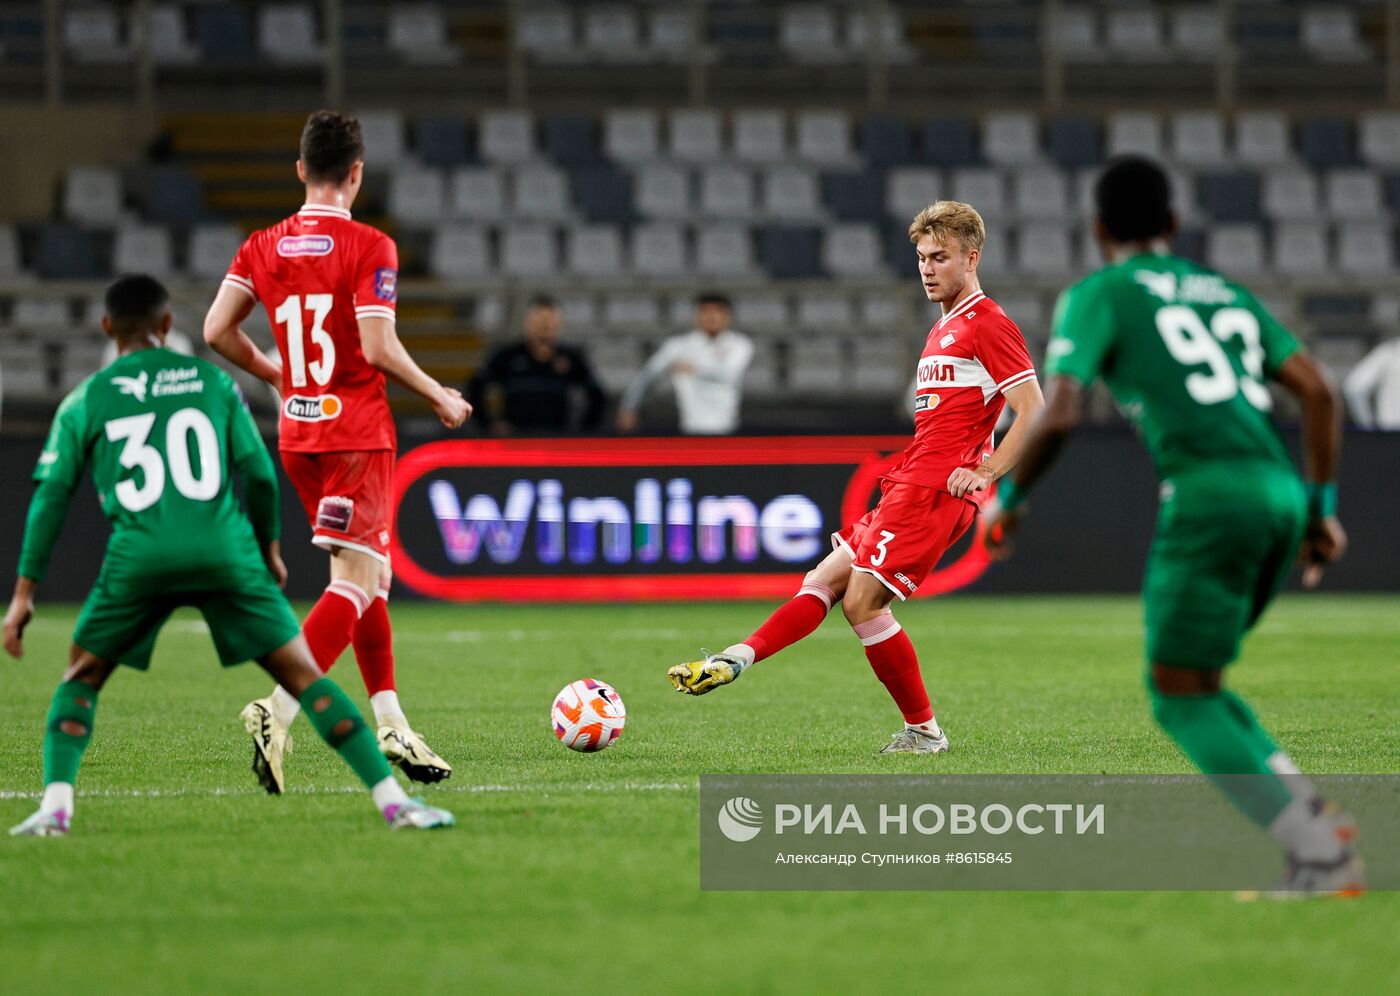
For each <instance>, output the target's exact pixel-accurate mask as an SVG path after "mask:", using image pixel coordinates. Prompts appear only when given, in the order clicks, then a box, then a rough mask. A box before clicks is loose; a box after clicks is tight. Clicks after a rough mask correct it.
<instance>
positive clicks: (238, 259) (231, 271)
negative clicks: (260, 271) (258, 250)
mask: <svg viewBox="0 0 1400 996" xmlns="http://www.w3.org/2000/svg"><path fill="white" fill-rule="evenodd" d="M253 253H254V250H253V240H252V239H248V240H247V241H246V242H244V243H243V245H241V246H239V247H238V252H237V253H235V254H234V257H233V262H232V263H231V264H229V268H228V273H226V274H224V283H225V284H227V285H228V286H230V287H233V288H235V289H237V290H241V291H243V293H245V294H251V295H252V296H253V300H254V301H256V300H257V299H258V289H257V287H256V286H255V285H254V283H253Z"/></svg>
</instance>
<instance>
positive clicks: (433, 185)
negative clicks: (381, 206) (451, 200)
mask: <svg viewBox="0 0 1400 996" xmlns="http://www.w3.org/2000/svg"><path fill="white" fill-rule="evenodd" d="M388 207H389V213H390V214H391V215H393V216H394V217H395V218H396V219H397V220H399V221H400V222H403V223H404V224H406V225H416V226H419V227H423V226H425V225H433V224H436V223H437V222H439V221H441V220H442V217H443V215H444V214H445V213H446V207H447V184H446V181H445V180H444V178H443V174H442V171H441V170H436V169H428V168H426V167H422V166H413V165H402V166H399V167H398V168H397V169H395V170H394V172H393V173H392V174H391V175H390V177H389V198H388Z"/></svg>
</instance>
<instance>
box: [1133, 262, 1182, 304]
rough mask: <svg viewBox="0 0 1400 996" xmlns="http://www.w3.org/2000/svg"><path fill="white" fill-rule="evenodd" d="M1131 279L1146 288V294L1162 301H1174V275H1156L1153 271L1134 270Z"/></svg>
mask: <svg viewBox="0 0 1400 996" xmlns="http://www.w3.org/2000/svg"><path fill="white" fill-rule="evenodd" d="M1133 279H1134V280H1136V281H1137V282H1138V283H1140V284H1142V286H1144V287H1146V288H1147V293H1149V294H1154V295H1156V296H1157V297H1160V298H1161V299H1162V300H1163V301H1168V302H1170V301H1175V300H1176V274H1175V273H1158V272H1156V271H1155V270H1134V271H1133Z"/></svg>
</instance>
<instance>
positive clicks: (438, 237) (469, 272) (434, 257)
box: [428, 224, 493, 280]
mask: <svg viewBox="0 0 1400 996" xmlns="http://www.w3.org/2000/svg"><path fill="white" fill-rule="evenodd" d="M428 259H430V262H428V266H430V268H431V270H433V276H435V277H438V279H442V280H479V279H482V277H489V276H491V269H493V268H491V241H490V237H489V234H487V231H486V230H484V228H479V227H476V226H462V224H449V226H438V227H437V228H435V230H434V233H433V248H431V249H430V254H428Z"/></svg>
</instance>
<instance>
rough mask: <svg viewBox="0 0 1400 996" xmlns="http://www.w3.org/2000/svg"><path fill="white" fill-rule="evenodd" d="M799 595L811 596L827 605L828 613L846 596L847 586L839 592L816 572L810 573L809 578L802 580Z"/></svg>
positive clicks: (808, 573)
mask: <svg viewBox="0 0 1400 996" xmlns="http://www.w3.org/2000/svg"><path fill="white" fill-rule="evenodd" d="M797 593H798V594H799V595H811V596H812V597H813V598H815V599H817V600H818V601H819V602H821V603H822V604H823V605H825V606H826V609H827V611H828V612H830V611H831V607H832V606H833V605H835V604H836V600H837V599H838V598H840V597H841V596H842V595H844V594H845V585H842V590H841V591H840V592H838V591H837V590H836V588H835V587H834V586H833V585H830V584H827V583H826V582H825V581H823V580H822V579H821V578H820V577H819V576H818V575H817V572H816V571H808V572H807V576H806V577H805V578H803V579H802V587H801V588H799V589H798V591H797Z"/></svg>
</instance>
